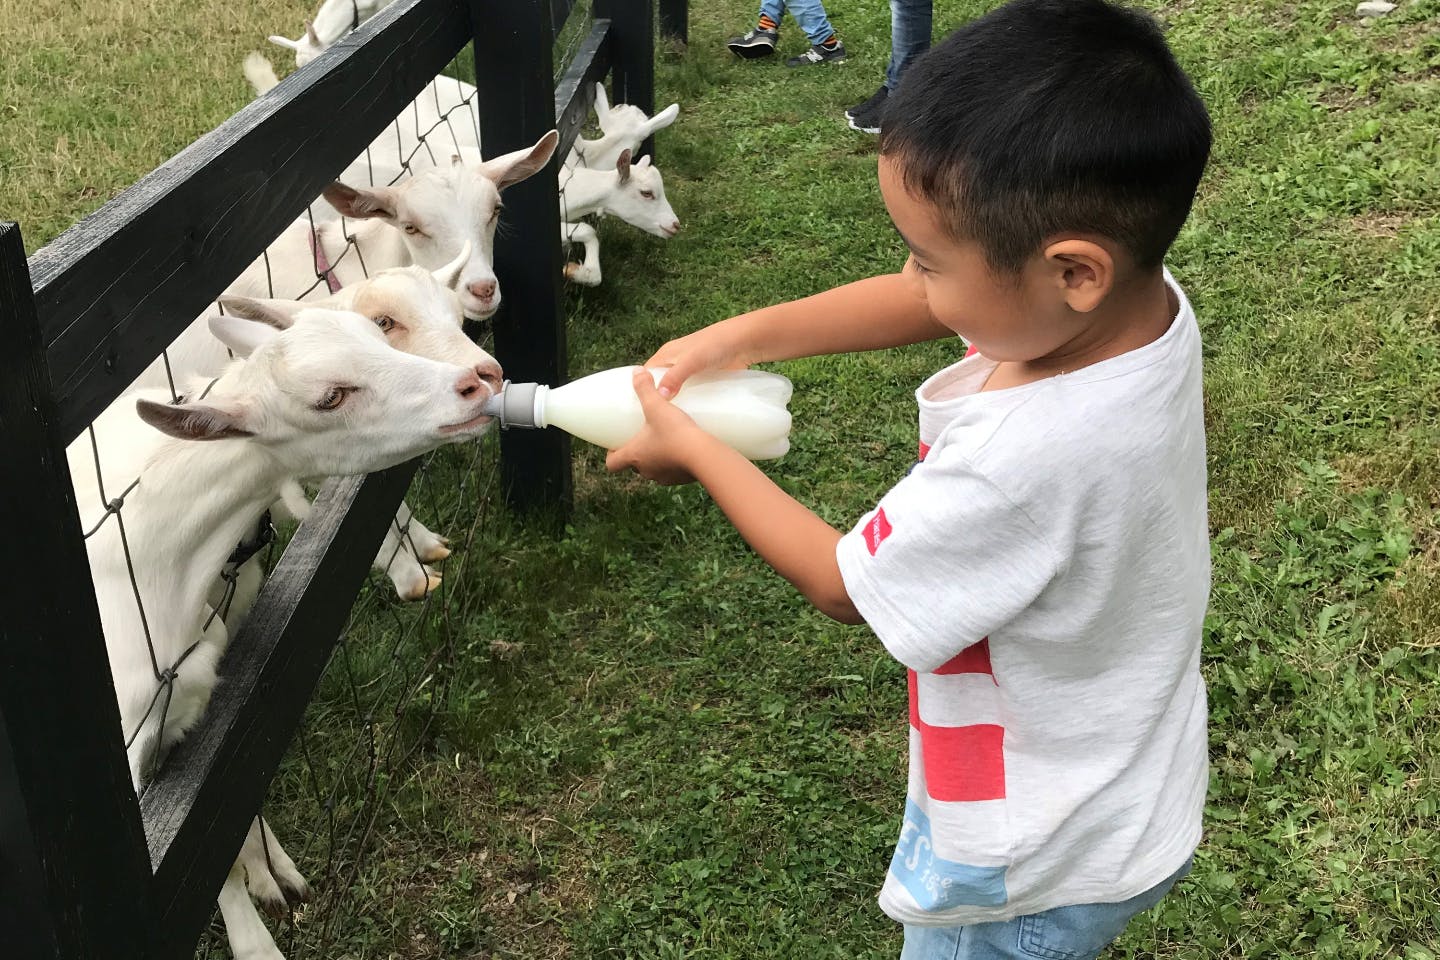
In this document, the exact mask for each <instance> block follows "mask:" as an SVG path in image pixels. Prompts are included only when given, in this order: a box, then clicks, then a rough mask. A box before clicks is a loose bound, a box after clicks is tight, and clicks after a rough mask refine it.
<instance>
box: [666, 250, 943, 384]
mask: <svg viewBox="0 0 1440 960" xmlns="http://www.w3.org/2000/svg"><path fill="white" fill-rule="evenodd" d="M913 289H914V288H913V286H912V284H911V282H910V281H909V280H908V279H907V278H906V277H905V276H904V275H903V274H899V273H891V274H886V275H884V276H880V277H870V278H869V279H867V280H857V281H856V282H854V283H847V284H845V285H844V286H842V287H835V288H834V289H832V290H826V291H825V292H824V293H817V294H815V295H814V296H810V297H805V298H804V299H801V300H792V301H790V302H789V303H780V304H776V305H775V306H773V307H763V308H761V309H759V310H753V311H751V312H750V313H742V314H740V315H739V316H737V317H731V318H730V319H729V320H722V321H720V322H719V323H715V324H712V325H710V326H708V327H705V328H704V329H702V330H698V331H696V332H695V333H692V334H690V335H689V336H687V337H681V338H679V339H678V340H672V341H670V342H669V343H667V344H665V346H663V347H661V348H660V349H659V350H658V351H656V352H655V354H654V355H653V356H652V357H651V358H650V359H649V360H647V361H646V362H645V365H646V366H649V367H658V366H669V367H671V370H670V371H669V372H668V373H667V374H666V375H665V377H664V378H663V379H662V380H661V381H660V392H661V394H662V395H665V396H671V395H673V394H674V392H675V391H678V390H679V388H680V385H681V384H682V383H684V382H685V380H686V379H687V378H688V377H689V376H690V375H691V374H694V373H698V372H699V371H701V370H713V369H727V368H735V367H746V366H749V365H750V364H753V363H764V362H767V361H771V360H791V359H794V358H796V357H814V356H819V355H821V354H829V353H852V352H856V351H861V350H883V349H885V348H887V347H900V346H905V345H907V344H912V343H920V342H922V341H925V340H939V339H941V338H943V337H953V336H954V335H955V332H954V331H953V330H950V329H949V328H948V327H945V326H942V325H941V324H940V323H939V322H938V321H937V320H935V318H934V317H933V316H931V314H930V307H929V306H928V305H927V304H926V303H925V301H924V300H922V299H920V298H919V297H917V296H915V294H914V293H913Z"/></svg>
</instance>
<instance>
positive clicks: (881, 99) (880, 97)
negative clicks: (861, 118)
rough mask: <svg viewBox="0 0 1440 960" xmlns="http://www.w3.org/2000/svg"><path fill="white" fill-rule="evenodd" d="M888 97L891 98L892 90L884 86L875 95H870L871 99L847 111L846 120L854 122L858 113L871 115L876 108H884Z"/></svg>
mask: <svg viewBox="0 0 1440 960" xmlns="http://www.w3.org/2000/svg"><path fill="white" fill-rule="evenodd" d="M888 96H890V88H889V87H883V86H882V87H881V88H880V89H879V90H876V91H875V92H874V93H872V94H870V99H868V100H866V101H864V102H863V103H857V104H856V105H855V106H853V107H851V108H850V109H849V110H846V111H845V119H846V120H854V119H855V114H857V113H869V112H870V111H871V110H874V109H875V108H876V107H879V106H882V105H883V104H884V103H885V98H886V97H888Z"/></svg>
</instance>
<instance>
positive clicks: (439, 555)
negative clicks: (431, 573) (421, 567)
mask: <svg viewBox="0 0 1440 960" xmlns="http://www.w3.org/2000/svg"><path fill="white" fill-rule="evenodd" d="M435 539H436V540H438V541H440V542H439V543H436V544H435V545H433V546H430V547H427V548H426V549H425V552H424V553H421V554H420V561H421V562H422V563H439V562H440V561H441V560H444V559H445V558H446V557H448V556H450V548H449V547H448V546H446V542H447V541H446V540H445V538H444V537H436V538H435Z"/></svg>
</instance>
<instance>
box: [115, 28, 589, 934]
mask: <svg viewBox="0 0 1440 960" xmlns="http://www.w3.org/2000/svg"><path fill="white" fill-rule="evenodd" d="M588 25H589V5H588V4H577V5H576V9H575V11H574V12H573V13H572V16H571V18H570V20H569V21H568V22H567V26H566V29H565V31H564V32H562V34H561V36H559V37H557V41H556V51H555V55H556V62H557V71H558V72H563V69H564V66H565V64H567V63H568V62H569V60H570V58H571V57H573V56H574V54H575V51H576V50H577V49H578V46H579V44H580V42H581V41H582V40H583V39H584V36H585V34H586V32H587V30H588ZM469 63H470V61H469V58H468V56H467V55H465V54H462V55H461V56H460V57H459V58H457V60H456V61H455V63H454V64H452V67H451V68H450V69H449V70H447V72H446V75H443V76H441V77H437V78H436V80H435V82H434V83H432V84H430V85H429V86H428V87H427V88H426V89H425V90H423V91H422V92H421V94H420V95H419V96H418V97H416V98H415V101H414V102H413V103H412V104H411V105H410V107H409V108H407V110H406V111H404V112H403V113H402V114H401V115H400V116H398V117H397V118H396V119H395V121H394V123H393V124H392V126H391V127H390V129H389V131H387V134H388V135H387V136H382V137H381V138H379V139H381V140H385V141H387V142H386V144H385V148H386V152H385V153H384V154H383V155H382V154H381V151H380V149H377V148H373V147H372V148H371V149H367V150H366V152H365V154H364V156H363V157H361V158H358V159H357V161H356V163H355V164H352V166H351V168H350V169H349V170H347V172H346V174H345V175H344V176H348V177H351V178H353V179H355V180H358V181H359V182H360V183H363V184H365V185H367V186H371V187H380V186H395V185H396V184H399V183H401V182H402V181H404V180H405V179H407V178H410V177H413V176H414V175H416V174H417V173H419V172H421V171H423V170H425V169H429V168H434V167H439V166H441V165H442V164H444V165H448V164H449V162H450V158H451V156H452V155H453V154H457V153H458V154H465V153H466V152H467V151H473V152H474V153H475V154H477V158H478V150H479V115H478V108H477V104H476V90H475V87H474V86H473V85H472V84H470V83H468V82H466V81H465V80H463V79H461V75H462V74H463V73H464V72H465V71H466V69H467V68H468V66H469ZM557 75H558V73H557ZM392 150H393V152H391V151H392ZM566 169H567V168H565V167H564V166H562V167H561V170H562V171H565V170H566ZM357 174H358V176H357ZM565 179H566V173H565V172H562V173H561V180H562V182H561V184H560V187H561V190H562V191H563V189H564V180H565ZM561 196H562V200H561V202H562V219H568V217H566V216H565V214H564V211H563V206H564V200H563V192H562V195H561ZM300 220H301V221H303V222H304V223H305V224H306V226H307V228H308V230H309V233H310V244H309V246H310V255H311V263H310V272H311V273H312V274H313V278H307V281H306V283H305V284H304V285H302V286H301V287H300V288H299V289H279V288H277V286H276V283H275V279H274V278H275V277H276V276H277V275H279V274H280V273H281V271H280V270H277V269H274V268H273V267H272V264H271V263H270V259H269V255H268V254H266V255H265V256H263V257H262V259H263V261H264V264H265V276H266V287H267V294H268V296H270V297H273V298H281V299H291V300H305V299H320V298H323V297H325V296H327V295H329V294H330V293H333V292H335V290H336V289H337V288H338V279H337V276H336V274H337V271H338V270H339V269H340V268H341V265H342V264H346V263H348V262H353V263H354V264H355V265H357V266H358V267H359V272H360V274H361V275H362V276H364V277H369V276H370V269H369V267H368V266H367V265H366V264H365V262H364V255H363V252H362V248H361V246H360V245H358V244H357V243H356V241H355V237H354V234H353V232H352V230H351V227H350V222H349V221H347V220H345V219H344V218H341V217H339V216H338V215H336V214H335V212H334V211H333V209H330V208H328V207H327V206H326V205H325V204H324V203H323V202H317V203H315V204H312V205H311V207H310V208H309V209H308V210H307V211H306V212H305V213H304V214H302V216H301V218H300ZM501 242H503V236H502V238H501ZM217 309H218V310H219V312H224V310H223V307H222V306H220V305H219V304H218V303H217ZM479 334H480V345H481V346H482V347H485V348H488V347H489V339H490V338H489V331H488V329H485V328H484V327H483V326H482V327H481V328H480V330H479ZM502 360H503V358H502ZM165 365H166V370H167V378H168V379H169V382H170V384H171V395H172V399H173V400H175V402H180V401H182V400H184V399H185V394H184V387H183V384H181V383H178V382H177V381H179V380H183V377H179V376H177V371H175V370H173V369H172V367H171V364H170V361H169V358H168V357H167V358H166V359H165ZM91 441H92V448H93V454H94V457H95V463H96V473H97V479H98V478H100V477H101V476H102V473H101V469H100V468H101V461H102V458H101V451H100V449H99V446H98V444H97V443H96V442H95V438H94V436H93V433H92V437H91ZM496 446H497V445H496V443H495V442H494V441H493V439H490V440H487V441H485V442H480V443H472V444H467V445H465V446H463V447H447V448H442V449H441V450H439V451H437V452H435V453H433V454H431V455H429V456H428V457H426V458H425V460H424V462H423V464H422V465H421V467H420V469H419V471H418V472H417V474H416V477H415V479H414V480H413V482H412V484H411V487H410V490H409V492H408V494H407V504H408V505H409V506H408V507H403V505H402V507H403V509H402V511H401V513H400V514H399V515H397V517H396V518H395V520H394V521H393V522H392V527H391V529H392V534H393V536H391V537H390V538H389V539H388V541H387V543H388V544H389V547H388V550H389V552H388V553H382V554H381V555H380V556H379V557H377V561H376V564H375V567H374V568H373V569H372V571H371V573H370V576H369V580H368V581H367V584H366V586H365V588H363V589H362V591H361V594H360V596H359V598H358V599H357V601H356V604H355V606H354V608H353V610H352V612H351V615H350V619H349V623H348V624H347V627H346V629H345V631H344V634H343V635H342V637H341V640H340V642H339V644H338V645H337V647H336V649H335V652H334V654H333V656H332V658H331V660H330V664H329V666H328V667H327V669H326V671H325V674H324V676H323V677H322V679H321V681H320V685H319V688H318V690H317V692H316V695H315V697H314V698H313V700H312V701H311V704H310V705H309V707H308V708H307V712H306V718H305V722H304V724H303V725H302V726H301V728H300V730H299V732H298V733H297V735H296V738H295V740H294V742H293V743H292V745H291V748H290V750H289V753H288V755H287V757H286V760H285V762H284V764H283V765H282V767H281V770H280V772H279V773H278V774H277V776H276V778H275V780H274V781H273V782H272V785H271V789H270V793H269V798H268V800H267V802H266V805H265V809H264V810H263V811H262V813H263V814H264V817H265V825H264V826H263V827H262V828H261V829H260V830H259V836H260V840H261V842H262V843H263V844H264V845H265V853H266V860H267V862H269V861H271V860H272V859H274V858H278V857H281V856H287V855H288V857H290V858H292V859H293V860H294V862H295V863H296V864H297V865H298V867H299V869H300V871H301V873H303V874H304V875H305V876H306V879H307V880H308V881H309V884H310V888H311V891H312V899H310V901H309V902H308V903H306V904H304V905H299V904H292V909H291V910H289V911H286V912H283V913H282V914H281V915H279V916H276V917H275V919H276V921H277V922H276V923H275V924H273V931H274V934H275V939H276V942H277V945H278V946H279V947H280V948H281V949H282V951H283V952H284V954H285V956H287V957H289V958H291V960H297V958H303V957H316V958H320V957H326V958H328V957H342V956H363V955H366V952H367V945H368V944H369V943H370V942H371V938H372V932H371V931H370V930H369V922H370V921H369V919H368V918H367V910H366V907H367V903H368V902H369V897H371V896H374V895H375V891H374V889H373V885H372V883H371V882H369V881H368V880H367V877H369V875H370V874H371V873H372V872H374V870H375V864H374V862H373V859H374V857H375V855H376V854H375V850H376V840H377V834H378V833H382V832H383V833H386V834H387V835H394V834H396V833H397V832H398V833H400V834H403V833H404V832H405V831H406V829H407V825H406V824H405V823H404V822H403V814H400V813H399V812H398V808H399V805H397V804H393V803H392V802H391V801H392V799H393V795H394V792H395V791H396V790H397V789H399V788H400V784H401V783H402V782H403V780H404V778H405V775H406V770H407V766H408V764H409V763H410V761H411V759H412V758H413V757H414V756H415V755H416V753H417V751H426V750H430V749H433V743H432V732H433V725H434V721H435V719H436V711H437V709H439V707H440V705H442V704H443V703H444V702H445V697H446V685H447V667H448V666H449V665H450V664H451V663H452V662H453V660H454V657H455V656H456V655H457V651H459V650H462V649H464V647H465V644H466V643H468V642H469V641H470V640H472V639H473V638H468V637H466V636H465V635H464V629H465V624H466V623H467V622H470V621H471V620H472V619H473V615H474V614H475V612H476V611H475V606H476V605H477V604H478V603H480V602H481V601H480V600H479V599H478V597H477V596H476V595H475V594H474V593H473V592H467V591H466V590H465V589H464V588H465V584H466V583H467V582H468V578H467V575H466V569H467V565H468V562H469V559H470V558H471V557H472V556H474V551H475V549H476V544H477V540H478V539H479V538H480V536H481V533H482V531H483V530H484V528H485V526H486V523H487V520H488V518H490V517H491V516H492V515H493V511H494V510H496V509H499V505H500V503H501V498H500V496H499V493H498V486H499V485H498V476H499V472H498V456H497V452H498V451H497V449H496ZM136 482H138V480H132V481H131V484H132V487H133V484H134V483H136ZM107 492H108V491H106V490H105V489H103V488H102V490H101V492H100V498H101V501H102V502H103V503H105V504H106V505H107V506H106V509H105V510H104V512H103V515H102V516H101V517H99V518H98V520H97V521H96V522H95V524H94V527H95V528H96V529H98V528H100V527H101V526H103V525H104V524H106V523H107V522H113V523H114V524H115V525H116V527H117V530H121V531H123V506H124V504H123V501H124V495H125V494H124V493H121V494H120V496H118V497H115V498H113V499H110V500H107V499H106V494H107ZM127 492H128V491H127ZM422 523H423V526H422V525H421V524H422ZM280 527H281V529H280V530H278V531H277V529H276V524H275V523H273V522H272V519H271V517H270V515H269V514H267V516H266V517H265V519H264V521H263V522H262V524H261V527H260V528H258V529H257V530H256V531H255V533H254V534H253V535H252V536H251V537H249V538H247V541H246V543H244V544H242V545H240V547H238V548H237V552H236V554H234V555H232V557H231V562H230V563H228V564H227V566H226V569H225V570H224V571H222V572H221V573H220V577H221V582H222V583H223V584H224V587H223V590H222V595H221V596H220V598H219V599H218V600H217V602H216V605H215V608H214V609H213V610H212V613H211V616H212V617H214V616H218V617H220V618H221V619H222V620H223V619H225V618H226V617H227V616H228V615H229V612H230V610H231V606H232V602H233V598H234V594H235V591H236V589H237V588H236V583H237V581H238V579H239V575H238V571H239V569H240V567H242V566H244V565H246V564H255V565H257V566H258V567H259V568H260V569H261V570H263V572H264V574H265V575H267V576H268V574H269V572H270V571H271V570H272V569H273V567H274V564H275V561H276V559H277V558H278V555H279V553H280V552H281V550H283V548H284V545H285V541H286V539H287V537H288V534H289V533H290V532H291V531H290V530H288V529H286V528H285V525H284V524H283V523H281V524H280ZM431 530H433V531H435V532H436V533H437V534H440V535H441V536H442V537H443V538H444V540H443V541H442V542H443V543H445V544H447V545H446V546H445V548H444V549H445V552H449V553H450V555H449V556H448V557H440V556H437V553H436V551H434V550H433V549H427V546H426V543H429V544H433V542H434V541H433V540H431V539H430V538H429V534H430V531H431ZM417 531H423V532H424V538H423V539H424V540H425V541H426V543H422V542H417V541H419V540H421V539H422V538H420V537H417V536H416V534H417ZM122 536H123V533H122ZM401 563H403V564H414V565H418V566H420V567H421V568H423V569H424V570H426V571H433V572H434V573H435V574H436V575H437V576H443V578H444V582H443V583H442V585H440V586H439V587H438V588H437V589H434V590H430V591H428V592H427V593H426V594H425V595H424V597H423V599H421V600H419V601H418V602H405V601H403V600H400V599H398V598H397V596H396V592H395V589H394V588H393V587H392V585H391V581H390V579H389V578H388V577H387V575H386V572H385V571H386V569H387V568H392V567H394V566H395V565H396V564H401ZM136 603H137V607H139V608H140V609H141V610H142V611H143V607H144V598H143V597H142V596H141V592H140V590H139V589H138V588H137V589H136ZM142 615H143V613H142ZM152 650H153V647H152ZM154 659H155V658H154V657H153V656H152V661H153V660H154ZM183 660H184V657H183V656H182V657H181V658H180V659H179V660H176V661H175V662H173V663H171V664H169V665H165V664H160V663H158V662H156V663H155V678H156V683H157V687H156V694H155V700H156V704H157V706H156V709H158V710H161V711H163V710H164V709H165V705H166V703H167V702H168V697H169V687H170V683H171V682H173V679H174V675H175V672H176V671H178V670H180V669H182V668H183ZM127 742H128V741H127ZM397 818H400V821H399V822H397ZM282 842H283V845H284V853H281V844H282ZM228 954H229V951H228V949H227V946H226V936H225V931H224V927H223V924H222V923H221V922H220V919H219V916H218V914H217V915H216V917H215V918H214V920H213V921H212V924H211V927H210V929H209V930H208V931H207V933H206V934H205V935H204V936H203V937H202V939H201V942H200V944H199V946H198V948H197V956H200V957H207V958H208V957H216V958H222V957H225V956H228Z"/></svg>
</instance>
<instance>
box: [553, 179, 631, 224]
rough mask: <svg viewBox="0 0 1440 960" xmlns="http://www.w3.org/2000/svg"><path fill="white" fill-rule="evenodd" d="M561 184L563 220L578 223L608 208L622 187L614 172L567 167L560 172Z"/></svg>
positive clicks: (561, 213) (561, 214) (561, 215)
mask: <svg viewBox="0 0 1440 960" xmlns="http://www.w3.org/2000/svg"><path fill="white" fill-rule="evenodd" d="M560 184H561V186H560V217H561V219H563V220H578V219H580V218H581V217H588V216H589V215H590V214H592V213H600V212H602V211H603V210H604V209H605V207H606V204H607V202H608V201H609V200H610V197H611V194H613V193H614V191H615V188H616V187H617V186H618V185H619V176H618V175H617V174H616V173H615V171H614V170H613V169H611V170H591V169H590V168H588V167H566V168H565V169H563V170H561V171H560Z"/></svg>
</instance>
